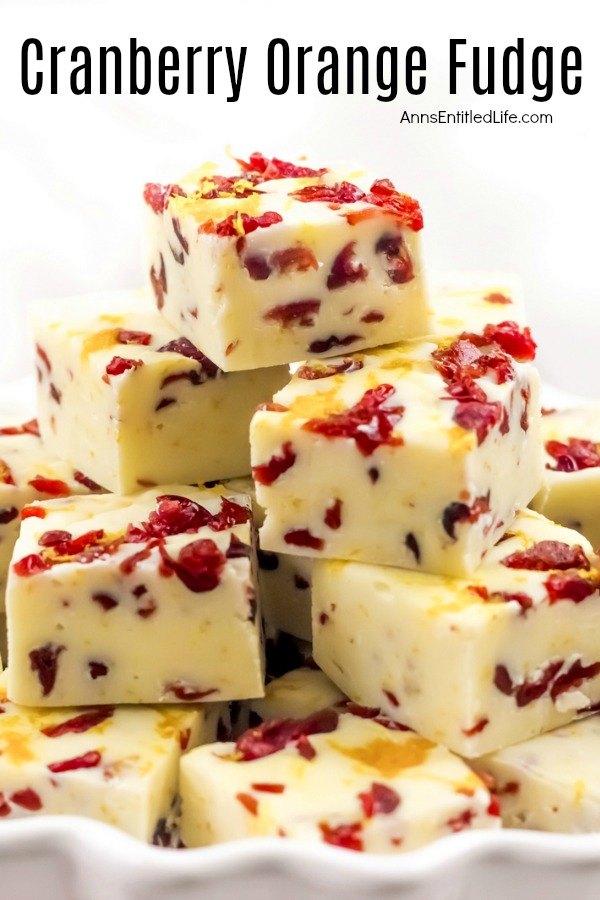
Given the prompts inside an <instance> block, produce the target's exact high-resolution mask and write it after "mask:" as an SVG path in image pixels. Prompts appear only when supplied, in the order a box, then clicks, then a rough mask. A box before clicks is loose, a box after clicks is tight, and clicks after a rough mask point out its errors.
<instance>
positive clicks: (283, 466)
mask: <svg viewBox="0 0 600 900" xmlns="http://www.w3.org/2000/svg"><path fill="white" fill-rule="evenodd" d="M295 462H296V454H295V452H294V449H293V447H292V444H291V442H290V441H286V443H285V444H284V445H283V447H282V448H281V453H280V455H279V456H277V455H275V456H272V457H271V459H270V460H269V462H267V463H263V464H262V465H260V466H252V477H253V478H254V480H255V481H256V482H258V484H264V485H267V486H268V485H271V484H273V482H275V481H277V479H278V478H279V477H280V476H281V475H283V473H284V472H287V470H288V469H291V467H292V466H293V465H294V463H295Z"/></svg>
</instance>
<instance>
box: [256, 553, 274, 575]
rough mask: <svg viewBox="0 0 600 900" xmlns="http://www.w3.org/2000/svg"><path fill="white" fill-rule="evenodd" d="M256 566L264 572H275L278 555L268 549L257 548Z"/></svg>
mask: <svg viewBox="0 0 600 900" xmlns="http://www.w3.org/2000/svg"><path fill="white" fill-rule="evenodd" d="M258 567H259V569H262V570H263V571H264V572H275V571H276V570H277V569H278V568H279V557H278V556H277V554H276V553H271V552H270V551H269V550H259V551H258Z"/></svg>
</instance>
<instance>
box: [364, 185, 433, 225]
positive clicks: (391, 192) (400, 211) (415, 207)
mask: <svg viewBox="0 0 600 900" xmlns="http://www.w3.org/2000/svg"><path fill="white" fill-rule="evenodd" d="M365 200H366V202H367V203H373V204H374V205H375V206H379V207H381V209H383V210H385V212H389V213H392V215H394V216H395V218H396V219H398V221H399V222H400V223H401V224H402V225H405V226H406V227H407V228H410V229H411V230H412V231H420V230H421V228H422V227H423V213H422V212H421V207H420V206H419V203H418V201H417V200H414V199H413V198H412V197H409V196H408V194H401V193H399V192H398V191H397V190H396V188H395V187H394V185H393V184H392V182H391V181H390V180H389V178H380V179H378V180H377V181H374V182H373V184H372V185H371V191H370V193H368V194H367V196H366V197H365Z"/></svg>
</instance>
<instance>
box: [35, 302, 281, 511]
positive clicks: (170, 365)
mask: <svg viewBox="0 0 600 900" xmlns="http://www.w3.org/2000/svg"><path fill="white" fill-rule="evenodd" d="M34 331H35V337H36V342H37V369H38V382H39V385H38V409H39V422H40V430H41V433H42V437H43V439H44V442H45V444H46V446H47V447H48V449H50V450H52V451H53V452H55V453H56V454H58V455H59V456H60V457H61V458H63V459H68V460H69V461H70V462H72V463H74V464H75V465H76V466H77V467H79V468H82V469H83V470H84V471H85V473H86V475H89V476H91V477H92V478H93V479H94V481H97V482H98V483H99V484H102V485H103V486H104V487H105V488H108V489H109V490H112V491H115V492H116V493H121V494H128V493H133V492H134V491H137V490H140V489H141V488H143V487H148V486H150V485H152V484H167V483H172V482H182V483H183V484H186V483H187V484H190V483H197V482H200V481H212V480H215V479H218V478H228V477H234V476H237V475H245V474H247V473H248V471H249V468H250V448H249V442H248V427H249V424H250V418H251V416H252V413H253V412H254V409H255V408H256V405H257V404H258V403H259V402H260V401H262V400H265V399H268V398H270V397H271V396H272V394H273V391H275V390H277V389H278V388H279V387H281V386H282V385H283V384H285V382H286V380H287V377H288V372H287V369H286V367H285V366H281V367H273V368H270V369H260V370H256V371H253V372H244V373H243V374H242V373H239V374H238V373H235V374H229V375H225V374H224V373H223V372H222V371H221V370H220V369H219V368H218V366H216V365H215V364H214V363H213V362H211V360H210V359H208V358H207V357H206V356H204V354H203V353H201V352H200V351H199V350H198V349H197V348H196V347H195V346H194V345H193V344H192V343H191V342H190V341H188V340H186V339H182V338H181V337H180V335H179V334H178V332H176V331H175V330H174V329H173V328H171V326H170V325H169V324H168V322H166V321H165V320H164V319H163V318H162V316H160V315H159V314H158V313H157V312H156V310H155V308H154V305H153V303H152V300H151V296H150V295H149V294H146V293H145V292H142V291H139V292H137V291H121V292H116V293H108V294H94V295H89V296H87V297H75V298H69V299H67V300H64V301H61V302H59V303H56V302H54V301H53V302H52V303H43V304H39V306H38V307H37V310H36V313H35V316H34Z"/></svg>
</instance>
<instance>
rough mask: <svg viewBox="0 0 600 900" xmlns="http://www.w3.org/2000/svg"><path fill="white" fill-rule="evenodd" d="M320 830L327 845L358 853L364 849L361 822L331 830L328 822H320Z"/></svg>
mask: <svg viewBox="0 0 600 900" xmlns="http://www.w3.org/2000/svg"><path fill="white" fill-rule="evenodd" d="M319 828H320V829H321V834H322V835H323V840H324V841H325V843H326V844H331V845H332V846H333V847H343V848H344V849H345V850H356V851H358V852H360V851H361V850H362V849H363V841H362V835H361V832H362V825H361V823H360V822H353V823H352V824H350V825H338V826H337V827H336V828H330V827H329V825H328V824H327V823H326V822H320V823H319Z"/></svg>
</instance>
